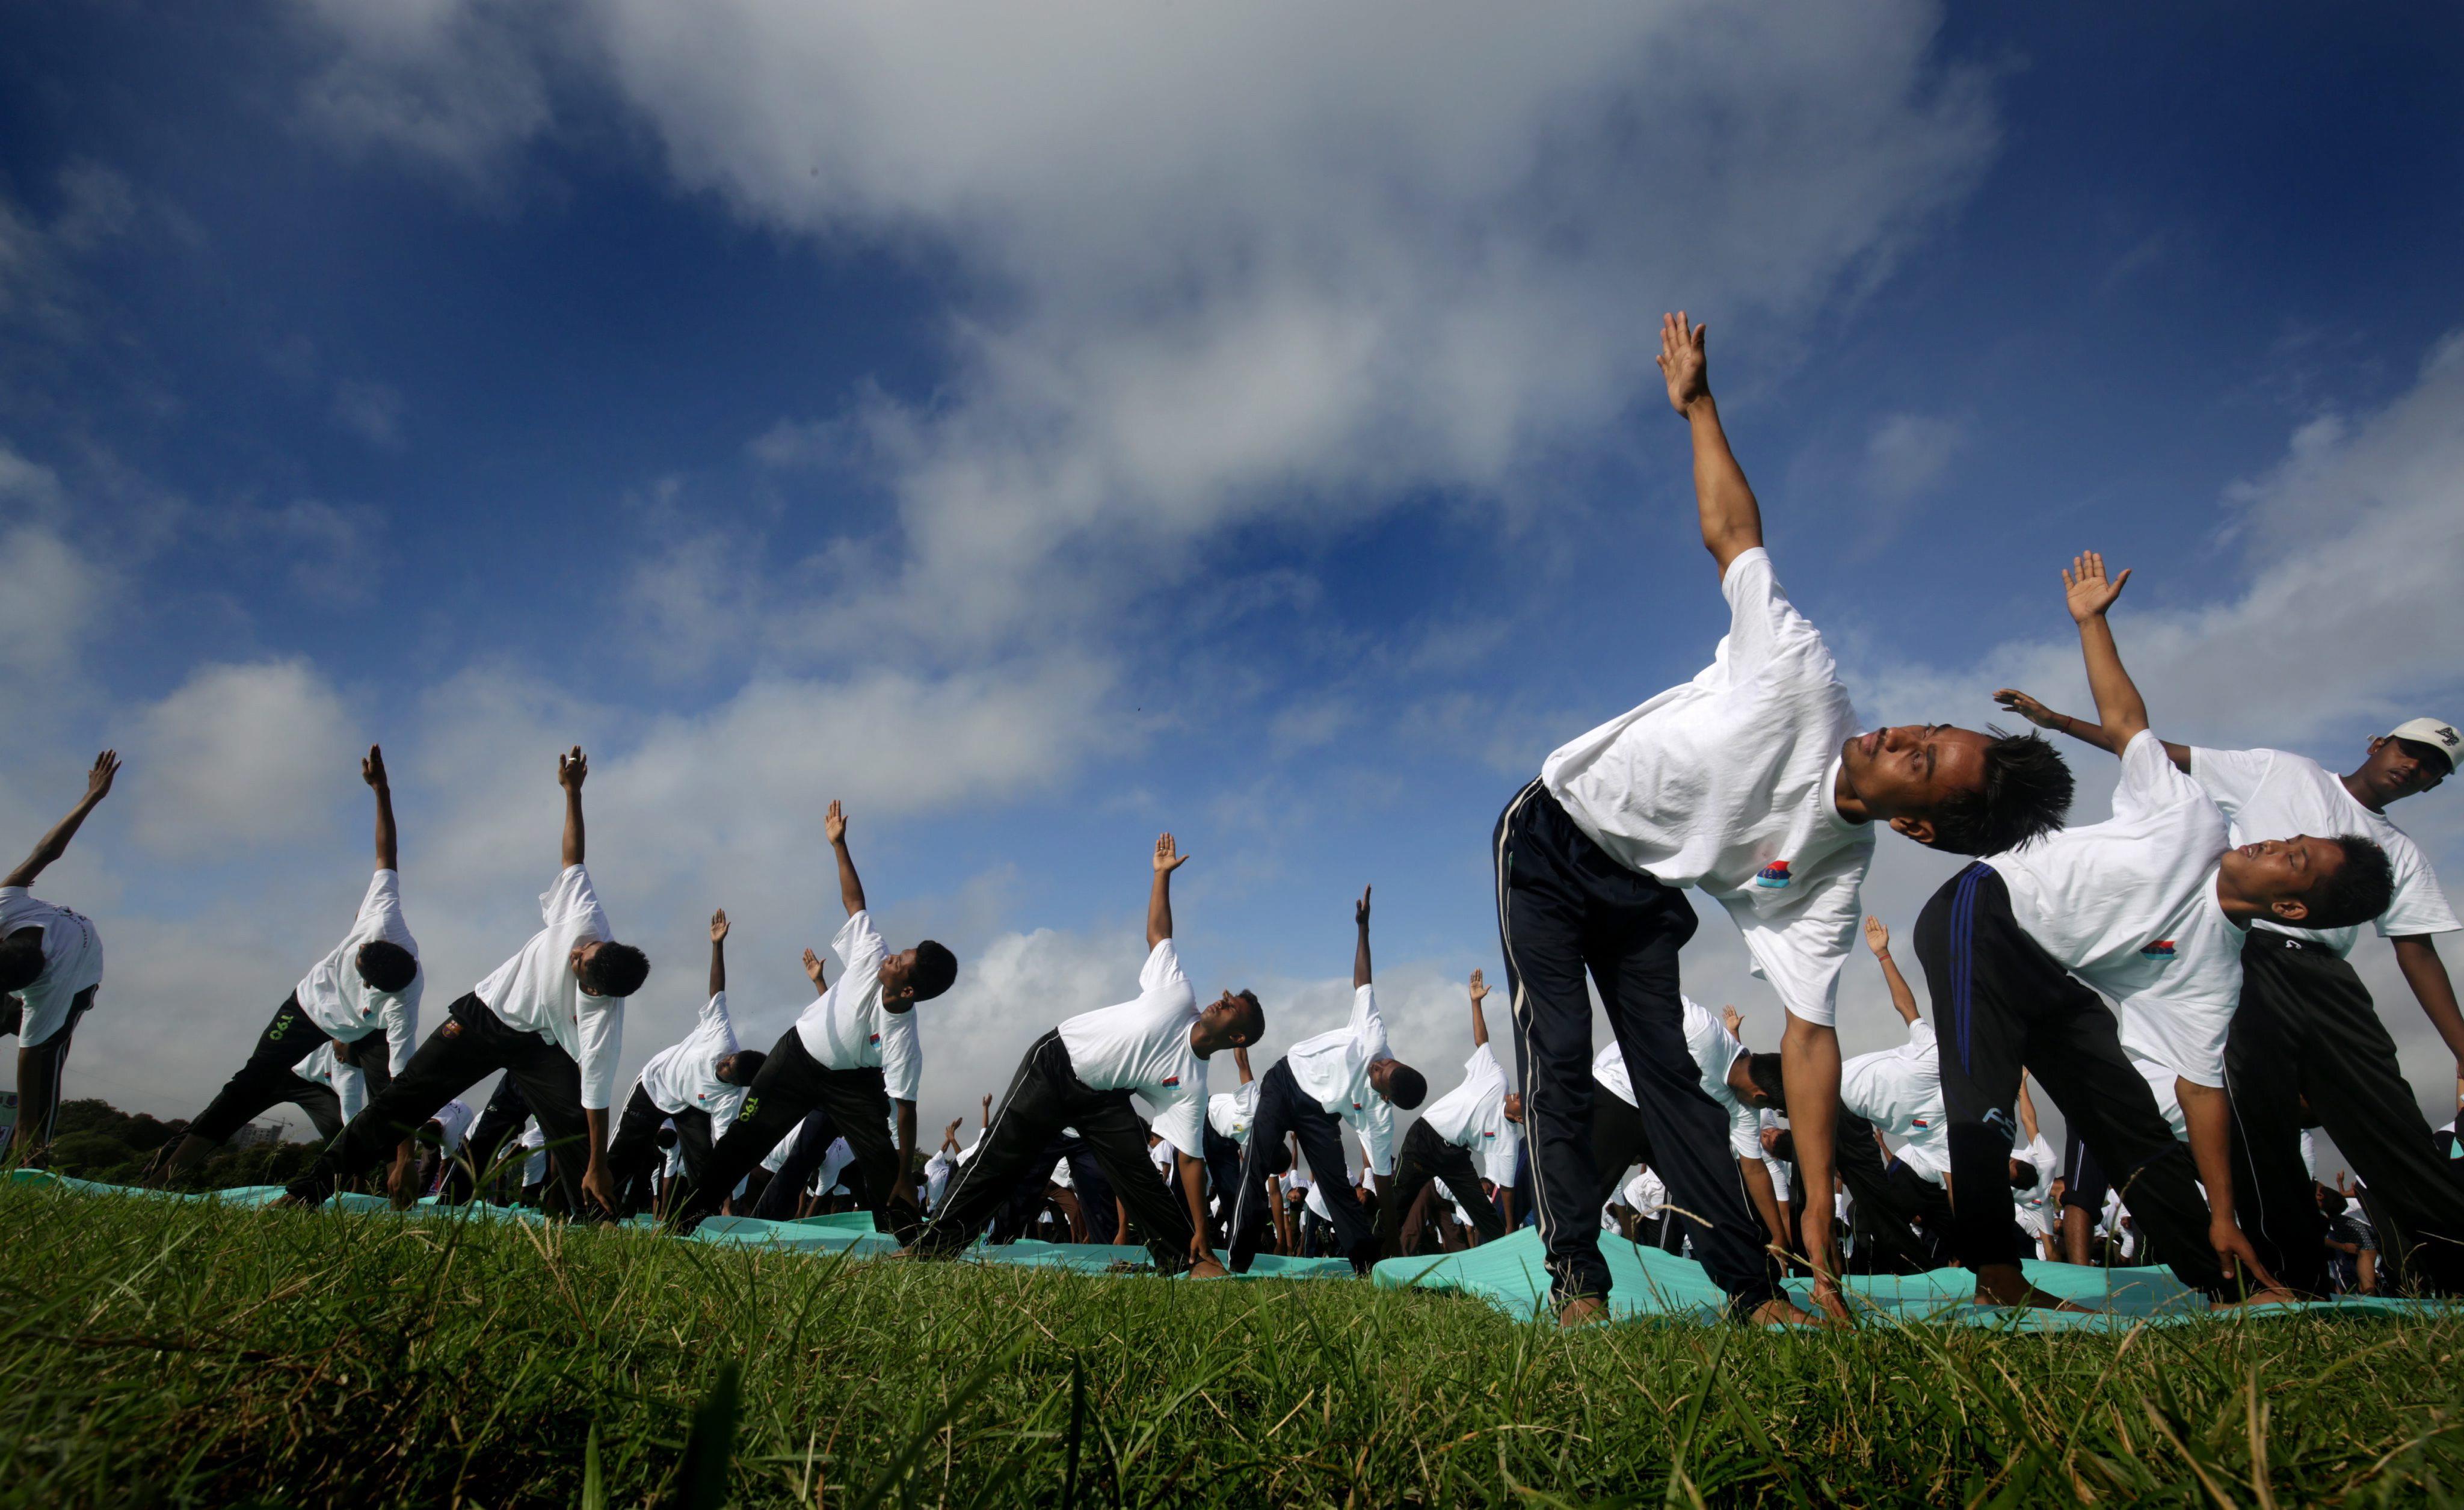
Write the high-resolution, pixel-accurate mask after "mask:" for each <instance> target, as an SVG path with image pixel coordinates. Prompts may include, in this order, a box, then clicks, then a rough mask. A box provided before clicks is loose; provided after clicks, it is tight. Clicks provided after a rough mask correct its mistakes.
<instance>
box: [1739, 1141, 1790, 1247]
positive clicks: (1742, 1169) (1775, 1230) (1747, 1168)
mask: <svg viewBox="0 0 2464 1510" xmlns="http://www.w3.org/2000/svg"><path fill="white" fill-rule="evenodd" d="M1737 1172H1739V1173H1740V1174H1743V1175H1744V1176H1745V1177H1746V1194H1747V1195H1748V1196H1749V1197H1750V1198H1751V1199H1752V1201H1753V1203H1754V1214H1755V1215H1758V1216H1760V1217H1761V1218H1762V1219H1763V1226H1764V1227H1765V1228H1767V1229H1769V1231H1770V1232H1771V1241H1773V1242H1775V1243H1778V1244H1779V1245H1780V1246H1782V1247H1786V1246H1787V1245H1788V1218H1787V1217H1786V1216H1785V1215H1783V1214H1782V1213H1781V1211H1780V1206H1779V1187H1778V1186H1776V1185H1773V1184H1772V1183H1771V1170H1770V1169H1769V1168H1768V1167H1766V1166H1765V1165H1764V1163H1763V1161H1762V1160H1760V1159H1739V1160H1738V1161H1737Z"/></svg>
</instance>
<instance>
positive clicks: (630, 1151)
mask: <svg viewBox="0 0 2464 1510" xmlns="http://www.w3.org/2000/svg"><path fill="white" fill-rule="evenodd" d="M765 1059H766V1056H764V1055H763V1054H762V1052H761V1051H760V1050H759V1049H746V1048H740V1047H738V1046H737V1041H736V1024H735V1022H734V1021H733V1020H732V1019H731V1018H729V1017H728V1015H727V910H726V908H720V909H719V910H718V911H715V912H714V913H712V914H711V915H710V999H709V1000H708V1001H707V1002H705V1003H704V1004H703V1006H702V1009H701V1016H700V1018H698V1019H697V1020H695V1022H694V1023H693V1031H692V1032H691V1033H688V1034H686V1035H685V1036H684V1038H683V1039H680V1040H679V1041H677V1042H675V1043H671V1044H670V1045H669V1046H667V1047H666V1048H663V1049H661V1050H660V1051H659V1052H658V1053H656V1054H653V1055H651V1056H650V1061H649V1063H647V1064H645V1065H643V1066H642V1073H641V1074H640V1075H639V1076H638V1077H636V1078H635V1079H634V1082H633V1094H632V1095H631V1096H629V1097H627V1099H626V1102H625V1114H624V1116H623V1117H622V1118H620V1119H619V1120H618V1121H617V1124H616V1136H615V1138H614V1140H613V1141H611V1142H610V1143H609V1144H608V1145H607V1167H608V1168H609V1169H610V1170H612V1171H615V1175H616V1193H617V1195H618V1197H619V1198H620V1199H622V1200H623V1202H624V1206H623V1212H622V1214H623V1215H627V1216H630V1215H633V1214H634V1213H635V1212H638V1211H641V1210H643V1209H645V1208H646V1207H647V1206H648V1205H649V1180H650V1171H651V1168H652V1166H653V1165H654V1164H656V1163H657V1162H658V1152H659V1149H660V1148H661V1147H662V1145H661V1143H660V1141H659V1138H658V1134H659V1131H660V1129H661V1128H662V1127H668V1126H672V1127H673V1128H674V1137H673V1139H672V1140H671V1146H672V1148H673V1149H674V1150H675V1151H674V1157H673V1159H672V1161H671V1162H673V1163H674V1164H675V1166H676V1169H675V1170H674V1171H671V1172H674V1173H681V1174H683V1175H684V1177H685V1178H686V1179H688V1180H692V1179H698V1178H700V1176H701V1171H702V1167H703V1166H704V1165H706V1164H708V1163H709V1162H710V1150H711V1146H712V1145H713V1144H715V1143H716V1142H717V1141H718V1140H719V1139H721V1138H724V1137H726V1136H727V1129H728V1128H729V1127H731V1126H732V1125H733V1124H734V1123H735V1121H736V1111H737V1107H738V1106H741V1105H743V1104H744V1088H745V1087H746V1086H748V1085H750V1084H752V1083H753V1081H754V1078H755V1077H756V1076H758V1075H759V1074H760V1073H761V1065H762V1063H763V1062H764V1060H765ZM670 1183H671V1187H672V1190H673V1192H675V1193H681V1192H682V1191H683V1189H684V1187H683V1186H682V1185H675V1184H673V1182H672V1181H671V1182H670ZM733 1185H734V1182H732V1181H731V1182H730V1188H731V1189H732V1188H733ZM661 1204H662V1205H671V1204H673V1196H672V1195H671V1198H670V1199H669V1200H667V1201H663V1202H661Z"/></svg>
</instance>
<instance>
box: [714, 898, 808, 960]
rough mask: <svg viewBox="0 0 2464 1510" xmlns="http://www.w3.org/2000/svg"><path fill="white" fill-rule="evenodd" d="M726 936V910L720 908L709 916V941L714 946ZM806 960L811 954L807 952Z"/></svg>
mask: <svg viewBox="0 0 2464 1510" xmlns="http://www.w3.org/2000/svg"><path fill="white" fill-rule="evenodd" d="M726 936H727V908H719V909H718V910H717V911H715V912H713V913H712V914H711V915H710V941H711V942H712V943H714V944H715V943H717V942H718V941H719V940H720V939H723V938H725V937H726ZM805 957H806V958H810V957H811V954H810V952H807V953H806V955H805Z"/></svg>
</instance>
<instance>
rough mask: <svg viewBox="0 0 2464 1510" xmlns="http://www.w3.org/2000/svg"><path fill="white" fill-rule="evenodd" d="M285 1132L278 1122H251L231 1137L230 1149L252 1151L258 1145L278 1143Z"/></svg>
mask: <svg viewBox="0 0 2464 1510" xmlns="http://www.w3.org/2000/svg"><path fill="white" fill-rule="evenodd" d="M286 1130H287V1129H286V1128H285V1127H283V1125H282V1124H281V1123H278V1122H252V1123H250V1124H249V1125H248V1126H247V1127H242V1128H240V1129H239V1130H238V1131H237V1132H234V1133H232V1134H231V1143H230V1147H231V1148H234V1149H253V1148H255V1147H256V1146H257V1145H258V1144H260V1143H280V1142H281V1141H282V1134H283V1133H284V1131H286Z"/></svg>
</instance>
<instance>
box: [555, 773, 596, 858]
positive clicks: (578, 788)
mask: <svg viewBox="0 0 2464 1510" xmlns="http://www.w3.org/2000/svg"><path fill="white" fill-rule="evenodd" d="M589 775H590V757H589V756H588V755H583V753H582V747H581V746H580V745H575V746H574V747H573V753H572V754H571V755H558V756H557V757H556V784H557V785H559V786H561V787H562V788H564V864H565V866H566V868H568V869H570V868H571V867H573V866H575V865H578V864H582V855H583V843H582V783H583V780H585V779H586V778H587V777H589Z"/></svg>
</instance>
